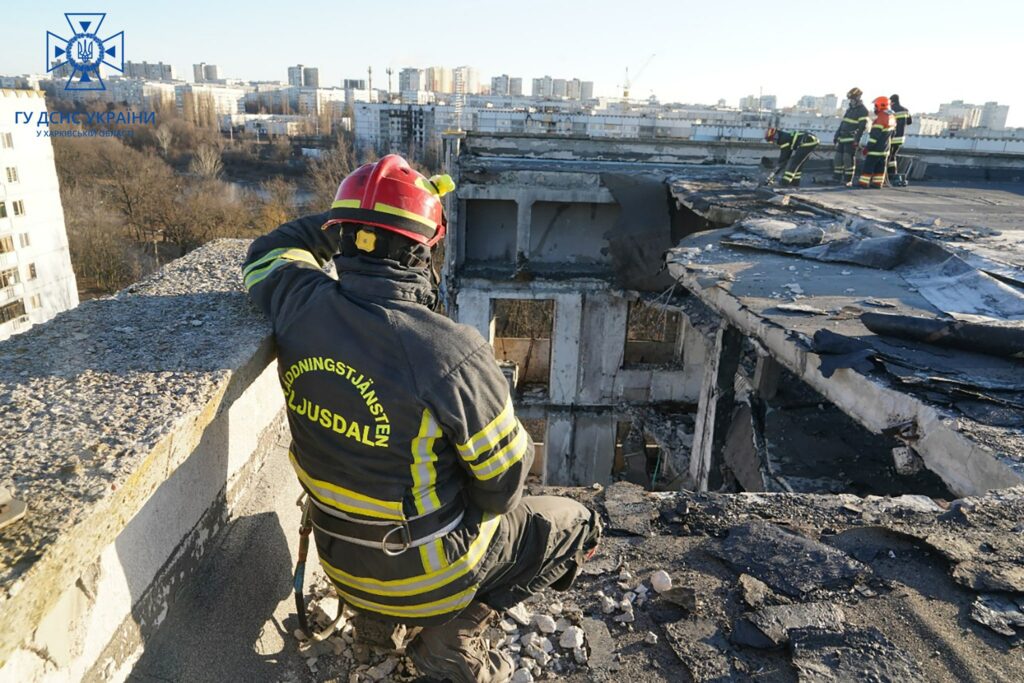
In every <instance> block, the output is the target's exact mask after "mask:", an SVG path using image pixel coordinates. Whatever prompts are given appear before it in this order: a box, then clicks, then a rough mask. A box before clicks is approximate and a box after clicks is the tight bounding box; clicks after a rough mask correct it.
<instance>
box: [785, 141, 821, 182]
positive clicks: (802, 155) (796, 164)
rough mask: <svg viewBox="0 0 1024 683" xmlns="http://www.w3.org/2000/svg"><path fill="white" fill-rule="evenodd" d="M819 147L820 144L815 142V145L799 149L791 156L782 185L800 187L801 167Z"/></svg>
mask: <svg viewBox="0 0 1024 683" xmlns="http://www.w3.org/2000/svg"><path fill="white" fill-rule="evenodd" d="M817 147H818V143H817V142H815V143H814V144H813V145H806V146H800V147H797V148H796V149H795V150H793V154H791V155H790V157H789V161H788V162H787V163H786V170H785V171H784V172H783V173H782V184H783V185H799V184H800V167H801V166H803V165H804V162H805V161H807V157H809V156H810V155H811V152H813V151H814V150H815V149H816V148H817Z"/></svg>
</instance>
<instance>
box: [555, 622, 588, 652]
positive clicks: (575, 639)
mask: <svg viewBox="0 0 1024 683" xmlns="http://www.w3.org/2000/svg"><path fill="white" fill-rule="evenodd" d="M583 636H584V634H583V629H582V628H580V627H579V626H570V627H569V628H567V629H566V630H565V632H564V633H562V637H561V638H559V639H558V644H559V645H560V646H561V647H564V648H567V649H569V650H573V649H576V648H579V647H583Z"/></svg>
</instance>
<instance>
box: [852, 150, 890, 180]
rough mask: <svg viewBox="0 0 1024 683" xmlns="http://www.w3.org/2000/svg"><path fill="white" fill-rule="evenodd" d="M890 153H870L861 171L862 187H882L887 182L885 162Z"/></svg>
mask: <svg viewBox="0 0 1024 683" xmlns="http://www.w3.org/2000/svg"><path fill="white" fill-rule="evenodd" d="M887 157H888V154H886V153H880V154H870V153H869V154H868V156H867V158H866V159H864V166H863V167H862V168H861V171H860V180H859V182H858V184H859V185H860V186H861V187H875V188H878V187H882V185H883V184H885V163H886V158H887Z"/></svg>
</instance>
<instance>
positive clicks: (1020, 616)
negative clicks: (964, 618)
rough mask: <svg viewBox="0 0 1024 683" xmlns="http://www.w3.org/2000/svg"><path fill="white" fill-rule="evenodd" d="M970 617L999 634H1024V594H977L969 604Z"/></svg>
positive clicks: (1014, 635) (1015, 635) (1013, 635)
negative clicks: (975, 598) (971, 603)
mask: <svg viewBox="0 0 1024 683" xmlns="http://www.w3.org/2000/svg"><path fill="white" fill-rule="evenodd" d="M971 619H973V620H974V621H976V622H978V623H979V624H982V625H983V626H987V627H988V628H990V629H992V630H993V631H995V632H996V633H998V634H1000V635H1004V636H1012V637H1017V636H1024V595H1016V596H1003V595H992V594H982V595H979V596H978V598H977V600H975V601H974V604H973V605H971Z"/></svg>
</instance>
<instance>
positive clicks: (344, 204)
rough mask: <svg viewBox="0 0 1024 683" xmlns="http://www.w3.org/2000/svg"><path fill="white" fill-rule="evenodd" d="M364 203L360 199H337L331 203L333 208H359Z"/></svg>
mask: <svg viewBox="0 0 1024 683" xmlns="http://www.w3.org/2000/svg"><path fill="white" fill-rule="evenodd" d="M361 203H362V201H361V200H359V199H336V200H334V202H332V203H331V208H332V209H358V208H359V206H360V204H361Z"/></svg>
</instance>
